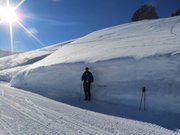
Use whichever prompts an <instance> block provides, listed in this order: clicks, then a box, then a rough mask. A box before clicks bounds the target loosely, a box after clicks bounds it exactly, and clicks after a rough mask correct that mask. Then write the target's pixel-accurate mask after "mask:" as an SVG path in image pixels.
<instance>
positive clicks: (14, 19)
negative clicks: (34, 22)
mask: <svg viewBox="0 0 180 135" xmlns="http://www.w3.org/2000/svg"><path fill="white" fill-rule="evenodd" d="M0 1H1V0H0ZM25 1H26V0H21V1H20V2H19V3H18V4H17V5H16V6H15V7H11V6H10V2H9V0H6V6H1V5H0V24H1V23H4V22H5V23H7V24H8V26H9V37H10V45H11V52H13V50H14V49H13V48H14V39H13V37H14V33H13V23H16V24H18V25H19V26H20V27H21V28H22V29H23V30H24V31H25V32H26V33H28V34H29V35H31V37H32V38H33V39H35V40H36V41H37V42H38V43H39V44H41V45H42V46H44V44H43V43H42V42H41V41H40V40H39V39H38V38H37V37H36V36H35V35H33V33H32V32H31V31H29V30H28V29H27V28H26V27H25V26H24V25H23V24H22V22H21V21H20V19H21V18H20V15H18V13H17V12H16V10H17V9H18V8H19V7H20V6H21V5H22V4H23V3H24V2H25ZM21 15H22V14H21Z"/></svg>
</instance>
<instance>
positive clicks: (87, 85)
mask: <svg viewBox="0 0 180 135" xmlns="http://www.w3.org/2000/svg"><path fill="white" fill-rule="evenodd" d="M81 80H82V81H83V82H84V83H83V86H84V94H85V99H84V100H89V101H90V100H91V83H93V81H94V77H93V75H92V73H91V72H90V71H89V68H88V67H86V68H85V72H84V73H83V75H82V77H81Z"/></svg>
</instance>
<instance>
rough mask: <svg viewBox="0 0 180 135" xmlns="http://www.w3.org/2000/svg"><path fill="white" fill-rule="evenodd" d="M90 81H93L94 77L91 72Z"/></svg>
mask: <svg viewBox="0 0 180 135" xmlns="http://www.w3.org/2000/svg"><path fill="white" fill-rule="evenodd" d="M91 82H94V77H93V75H92V73H91Z"/></svg>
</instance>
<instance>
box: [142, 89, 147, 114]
mask: <svg viewBox="0 0 180 135" xmlns="http://www.w3.org/2000/svg"><path fill="white" fill-rule="evenodd" d="M143 93H144V111H145V110H146V108H145V107H146V87H144V88H143Z"/></svg>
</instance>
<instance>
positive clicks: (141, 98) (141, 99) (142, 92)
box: [139, 92, 143, 111]
mask: <svg viewBox="0 0 180 135" xmlns="http://www.w3.org/2000/svg"><path fill="white" fill-rule="evenodd" d="M142 98H143V92H142V95H141V101H140V105H139V111H140V110H141V104H142Z"/></svg>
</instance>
